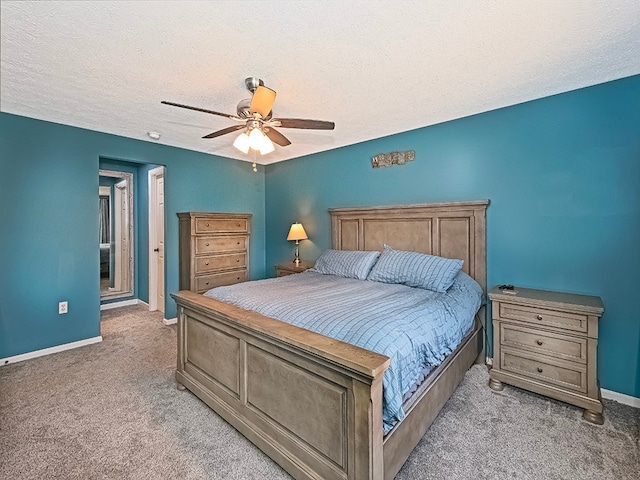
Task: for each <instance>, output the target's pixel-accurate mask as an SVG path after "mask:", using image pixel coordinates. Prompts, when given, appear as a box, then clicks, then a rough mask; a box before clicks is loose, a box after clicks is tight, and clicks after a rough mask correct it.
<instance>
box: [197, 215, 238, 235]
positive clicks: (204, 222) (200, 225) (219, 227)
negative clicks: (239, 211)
mask: <svg viewBox="0 0 640 480" xmlns="http://www.w3.org/2000/svg"><path fill="white" fill-rule="evenodd" d="M247 225H248V221H247V220H245V219H242V218H238V219H227V218H219V219H216V218H196V233H213V232H216V233H222V232H246V231H247Z"/></svg>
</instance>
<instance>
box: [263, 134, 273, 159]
mask: <svg viewBox="0 0 640 480" xmlns="http://www.w3.org/2000/svg"><path fill="white" fill-rule="evenodd" d="M274 150H275V147H274V146H273V143H272V142H271V140H269V137H267V136H266V135H265V136H264V138H263V139H262V146H261V147H260V155H266V154H267V153H271V152H273V151H274Z"/></svg>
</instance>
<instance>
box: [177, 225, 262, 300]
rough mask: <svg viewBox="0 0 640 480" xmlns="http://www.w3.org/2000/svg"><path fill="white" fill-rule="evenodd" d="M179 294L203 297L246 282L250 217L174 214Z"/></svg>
mask: <svg viewBox="0 0 640 480" xmlns="http://www.w3.org/2000/svg"><path fill="white" fill-rule="evenodd" d="M178 218H179V220H180V227H179V235H180V238H179V241H180V290H191V291H193V292H197V293H204V292H206V291H207V290H209V289H210V288H213V287H220V286H222V285H231V284H233V283H238V282H244V281H245V280H247V279H248V265H249V236H250V233H251V215H250V214H236V213H194V212H186V213H178Z"/></svg>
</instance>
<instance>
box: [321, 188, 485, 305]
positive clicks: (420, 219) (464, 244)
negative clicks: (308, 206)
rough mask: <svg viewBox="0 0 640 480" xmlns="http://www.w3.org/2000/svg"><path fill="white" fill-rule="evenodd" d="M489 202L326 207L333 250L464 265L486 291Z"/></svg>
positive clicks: (466, 270)
mask: <svg viewBox="0 0 640 480" xmlns="http://www.w3.org/2000/svg"><path fill="white" fill-rule="evenodd" d="M488 205H489V200H479V201H472V202H448V203H427V204H421V205H399V206H393V207H355V208H330V209H329V213H330V214H331V245H332V248H333V249H335V250H382V249H383V246H384V244H385V243H386V244H387V245H389V246H390V247H392V248H394V249H396V250H408V251H412V252H420V253H428V254H431V255H438V256H440V257H447V258H459V259H461V260H464V265H463V267H462V270H463V271H465V272H466V273H468V274H469V275H470V276H471V277H473V278H474V279H475V280H476V282H478V283H479V284H480V286H481V287H482V290H483V291H484V292H486V291H487V245H486V211H487V207H488Z"/></svg>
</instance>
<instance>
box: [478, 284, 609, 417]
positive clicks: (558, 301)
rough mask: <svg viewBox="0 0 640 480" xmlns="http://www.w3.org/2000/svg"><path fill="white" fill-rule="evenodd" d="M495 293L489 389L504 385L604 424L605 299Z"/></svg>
mask: <svg viewBox="0 0 640 480" xmlns="http://www.w3.org/2000/svg"><path fill="white" fill-rule="evenodd" d="M515 291H516V292H517V293H516V294H515V295H514V294H510V293H504V292H503V291H502V290H500V289H499V288H497V287H496V288H493V289H492V290H491V291H490V292H489V298H490V299H491V302H492V318H493V367H492V368H491V370H490V371H489V377H490V378H491V380H490V381H489V387H491V388H492V389H493V390H497V391H499V390H502V388H503V385H502V383H503V382H504V383H508V384H510V385H514V386H516V387H520V388H524V389H525V390H530V391H532V392H536V393H539V394H541V395H546V396H548V397H552V398H555V399H557V400H561V401H563V402H567V403H570V404H573V405H576V406H578V407H582V408H584V409H585V411H584V413H583V414H582V416H583V418H584V419H585V420H588V421H589V422H592V423H597V424H602V423H603V418H602V410H603V409H602V400H601V397H600V385H599V384H598V378H597V348H598V320H599V318H600V316H601V315H602V313H603V312H604V307H603V305H602V300H601V299H600V298H599V297H592V296H587V295H574V294H569V293H560V292H548V291H544V290H533V289H528V288H519V287H515Z"/></svg>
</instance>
